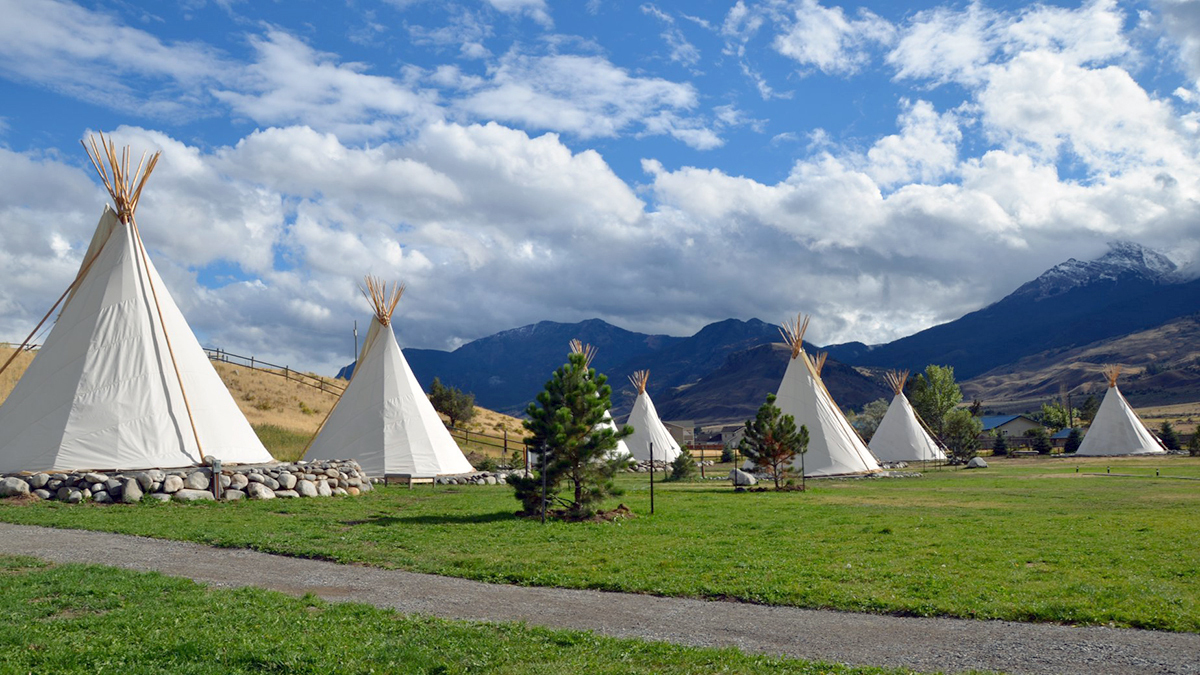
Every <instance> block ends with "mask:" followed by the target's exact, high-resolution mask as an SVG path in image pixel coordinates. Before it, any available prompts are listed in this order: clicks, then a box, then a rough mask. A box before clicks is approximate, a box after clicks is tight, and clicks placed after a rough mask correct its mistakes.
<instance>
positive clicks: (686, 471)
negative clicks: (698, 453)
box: [667, 446, 700, 481]
mask: <svg viewBox="0 0 1200 675" xmlns="http://www.w3.org/2000/svg"><path fill="white" fill-rule="evenodd" d="M699 472H700V470H699V469H697V468H696V460H694V459H692V453H691V451H689V450H688V449H687V446H683V447H681V448H679V456H677V457H676V458H675V459H673V460H671V474H670V475H669V476H667V480H678V481H685V480H692V479H693V478H695V477H696V474H697V473H699Z"/></svg>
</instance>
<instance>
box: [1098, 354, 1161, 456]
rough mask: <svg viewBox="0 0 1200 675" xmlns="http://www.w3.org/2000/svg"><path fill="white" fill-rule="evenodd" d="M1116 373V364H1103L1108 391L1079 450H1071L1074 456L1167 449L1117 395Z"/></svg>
mask: <svg viewBox="0 0 1200 675" xmlns="http://www.w3.org/2000/svg"><path fill="white" fill-rule="evenodd" d="M1120 374H1121V367H1120V366H1115V365H1114V366H1105V367H1104V376H1105V377H1106V378H1107V379H1108V392H1107V393H1105V394H1104V400H1103V401H1101V403H1100V408H1099V410H1097V411H1096V416H1095V417H1094V418H1092V426H1090V427H1088V431H1087V434H1086V435H1084V437H1083V442H1082V443H1080V444H1079V450H1077V451H1075V454H1076V455H1080V456H1087V455H1156V454H1162V453H1165V452H1166V451H1167V450H1166V448H1164V447H1163V445H1162V443H1160V442H1159V440H1158V439H1157V438H1155V437H1154V434H1152V433H1150V430H1149V429H1147V428H1146V425H1144V424H1142V421H1141V420H1140V419H1138V416H1137V413H1135V412H1134V411H1133V408H1132V407H1130V405H1129V401H1126V400H1125V397H1124V396H1122V395H1121V390H1120V389H1118V388H1117V377H1118V376H1119V375H1120Z"/></svg>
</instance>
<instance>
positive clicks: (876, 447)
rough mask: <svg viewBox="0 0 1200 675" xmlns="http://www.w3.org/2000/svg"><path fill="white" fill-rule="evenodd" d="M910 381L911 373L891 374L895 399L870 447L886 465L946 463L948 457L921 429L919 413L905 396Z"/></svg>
mask: <svg viewBox="0 0 1200 675" xmlns="http://www.w3.org/2000/svg"><path fill="white" fill-rule="evenodd" d="M907 379H908V371H907V370H906V371H904V372H899V373H898V372H896V371H888V373H887V380H888V384H890V385H892V392H893V393H894V394H895V396H894V397H893V398H892V404H891V405H890V406H888V409H887V413H886V414H885V415H884V416H883V419H882V420H880V422H879V427H878V428H876V429H875V435H874V436H872V437H871V444H870V445H869V446H868V447H869V448H870V449H871V452H872V453H873V454H874V455H875V457H876V458H877V459H879V460H880V461H883V462H926V461H938V462H941V461H945V460H946V453H944V452H942V449H941V448H939V447H938V445H937V443H935V442H934V440H933V437H931V436H930V435H929V433H928V432H926V431H925V428H924V427H922V426H921V422H920V420H918V419H917V413H916V411H915V410H913V407H912V405H911V404H909V402H908V397H906V396H905V395H904V382H905V380H907Z"/></svg>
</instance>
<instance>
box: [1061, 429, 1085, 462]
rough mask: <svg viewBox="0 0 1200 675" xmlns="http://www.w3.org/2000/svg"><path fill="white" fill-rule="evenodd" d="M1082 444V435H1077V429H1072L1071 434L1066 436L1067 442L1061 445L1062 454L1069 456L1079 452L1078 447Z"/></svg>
mask: <svg viewBox="0 0 1200 675" xmlns="http://www.w3.org/2000/svg"><path fill="white" fill-rule="evenodd" d="M1081 443H1083V434H1081V433H1079V427H1072V429H1071V433H1069V434H1067V441H1066V443H1065V444H1063V453H1064V454H1068V455H1069V454H1071V453H1073V452H1077V451H1078V450H1079V445H1080V444H1081Z"/></svg>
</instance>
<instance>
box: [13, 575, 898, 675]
mask: <svg viewBox="0 0 1200 675" xmlns="http://www.w3.org/2000/svg"><path fill="white" fill-rule="evenodd" d="M0 582H2V583H0V600H2V602H0V672H4V673H27V672H53V673H98V672H129V673H182V674H192V673H196V674H199V673H264V672H266V673H366V672H387V673H446V674H449V673H481V672H486V673H564V674H566V673H584V672H586V673H601V674H603V673H680V674H683V673H695V672H723V673H761V672H767V671H769V672H773V673H797V674H806V675H818V674H822V673H830V674H834V673H841V674H847V675H849V674H861V675H868V674H871V673H879V674H883V673H902V672H908V671H893V670H882V669H875V668H847V667H844V666H836V665H828V664H819V663H810V662H804V661H798V660H793V659H781V658H773V657H767V656H751V655H746V654H743V653H741V652H739V651H737V650H735V649H694V648H686V647H677V646H673V645H668V644H663V643H653V642H643V641H639V640H629V639H616V638H608V637H601V636H597V635H595V634H592V633H587V632H578V631H563V630H547V629H541V628H530V627H526V626H523V625H519V624H480V623H466V622H456V621H444V620H440V619H433V618H427V617H411V616H403V615H400V614H397V613H395V612H392V611H388V610H380V609H375V608H373V607H368V606H365V605H358V604H351V603H337V604H333V603H326V602H324V601H321V600H319V599H316V598H314V597H311V596H309V597H305V598H293V597H290V596H285V595H283V594H280V593H274V592H271V591H262V590H256V589H243V590H236V591H227V590H209V589H206V588H205V587H203V586H200V585H197V584H195V583H192V582H191V581H187V580H183V579H173V578H170V577H165V576H162V575H158V574H142V573H136V572H128V571H124V570H117V569H112V568H105V567H98V566H83V565H62V566H47V565H43V564H41V563H39V562H37V561H34V560H30V559H25V558H15V557H11V556H2V555H0ZM214 618H218V619H219V620H214Z"/></svg>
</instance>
